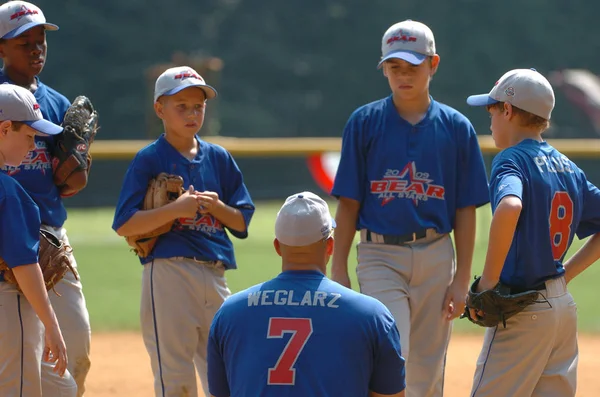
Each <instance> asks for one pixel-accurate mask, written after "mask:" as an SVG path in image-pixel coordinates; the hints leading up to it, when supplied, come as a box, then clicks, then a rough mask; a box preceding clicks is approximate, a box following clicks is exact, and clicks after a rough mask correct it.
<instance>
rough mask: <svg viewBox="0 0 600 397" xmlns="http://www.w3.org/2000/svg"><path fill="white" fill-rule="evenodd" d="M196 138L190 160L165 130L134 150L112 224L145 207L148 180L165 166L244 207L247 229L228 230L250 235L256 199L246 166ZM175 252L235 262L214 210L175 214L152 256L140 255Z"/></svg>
mask: <svg viewBox="0 0 600 397" xmlns="http://www.w3.org/2000/svg"><path fill="white" fill-rule="evenodd" d="M198 144H199V149H198V154H197V155H196V157H195V158H194V159H193V160H191V161H190V160H188V159H187V158H185V157H184V156H183V155H182V154H181V153H179V151H177V149H175V148H174V147H173V146H171V144H170V143H169V142H168V141H167V140H166V138H165V136H164V134H163V135H161V136H160V138H159V139H157V140H156V141H154V142H153V143H151V144H150V145H148V146H146V147H145V148H143V149H142V150H141V151H140V152H139V153H138V154H137V155H136V156H135V158H134V159H133V161H132V162H131V164H130V165H129V168H128V170H127V173H126V174H125V179H124V181H123V188H122V190H121V195H120V197H119V202H118V204H117V208H116V212H115V217H114V222H113V229H114V230H117V229H119V228H120V227H121V226H123V225H124V224H125V222H127V221H128V220H129V219H130V218H131V217H132V216H133V214H135V213H136V212H137V211H139V210H140V209H142V205H143V202H144V197H145V195H146V191H147V190H148V182H149V181H150V180H151V179H152V178H154V177H156V176H157V175H158V174H160V173H161V172H166V173H168V174H177V175H180V176H181V177H183V182H184V184H183V185H184V188H185V189H186V190H187V188H188V187H189V186H190V185H193V186H194V190H196V191H197V192H202V191H211V192H215V193H217V194H218V195H219V199H220V200H221V201H222V202H224V203H225V204H227V205H229V206H230V207H233V208H237V209H238V210H240V212H241V213H242V215H243V217H244V222H245V223H246V231H244V232H243V233H240V232H237V231H235V230H231V229H229V232H230V233H231V234H233V235H234V236H235V237H238V238H246V237H247V236H248V229H247V228H248V225H249V224H250V220H251V219H252V215H253V214H254V204H253V203H252V200H251V199H250V194H249V193H248V189H247V188H246V185H245V184H244V181H243V178H242V172H241V171H240V169H239V168H238V166H237V164H236V163H235V161H234V159H233V157H231V155H230V154H229V152H227V151H226V150H225V149H224V148H222V147H221V146H218V145H214V144H211V143H208V142H205V141H203V140H200V139H198ZM175 256H185V257H195V258H196V259H199V260H207V261H213V260H214V261H216V260H220V261H223V263H224V264H225V266H226V267H227V268H228V269H234V268H236V263H235V257H234V253H233V245H232V243H231V240H230V239H229V236H228V235H227V233H226V232H225V227H224V225H223V224H222V223H221V222H219V220H218V219H216V218H215V217H214V216H212V215H211V214H201V213H199V212H198V213H197V214H196V217H195V218H193V219H192V218H180V219H177V220H176V221H175V225H174V226H173V228H172V230H171V231H170V232H169V233H166V234H163V235H161V236H160V237H159V238H158V241H157V243H156V245H155V246H154V250H153V251H152V253H151V254H150V256H148V257H146V258H141V261H142V263H147V262H150V261H152V260H153V259H154V258H172V257H175Z"/></svg>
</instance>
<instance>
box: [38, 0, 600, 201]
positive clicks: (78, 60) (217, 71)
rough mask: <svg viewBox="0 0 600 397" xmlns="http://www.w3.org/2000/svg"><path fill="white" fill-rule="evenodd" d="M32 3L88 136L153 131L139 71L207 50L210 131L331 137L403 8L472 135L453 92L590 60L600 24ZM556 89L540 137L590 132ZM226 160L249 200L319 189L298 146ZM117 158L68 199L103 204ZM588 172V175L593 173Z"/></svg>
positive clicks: (520, 13) (545, 16)
mask: <svg viewBox="0 0 600 397" xmlns="http://www.w3.org/2000/svg"><path fill="white" fill-rule="evenodd" d="M35 3H36V4H37V5H38V6H40V8H42V10H43V11H44V13H45V15H46V18H47V19H48V21H49V22H52V23H56V24H58V25H59V26H60V30H59V31H57V32H50V33H49V34H48V47H49V51H48V54H49V55H48V61H47V63H46V68H45V69H44V71H43V72H42V75H41V79H42V80H43V81H44V82H45V83H47V84H48V85H50V86H52V87H54V88H55V89H57V90H59V91H60V92H62V93H63V94H65V95H67V97H68V98H69V99H73V98H75V96H77V95H79V94H86V95H88V96H89V97H90V98H91V99H92V101H93V102H94V104H95V106H96V107H97V108H98V110H99V112H100V116H101V126H102V129H101V130H100V132H99V134H98V139H150V138H155V137H156V136H157V135H156V134H157V133H158V129H156V128H153V127H152V123H153V122H154V123H156V119H153V118H152V112H153V110H152V98H151V91H152V89H153V84H154V76H153V75H152V73H151V70H152V69H153V68H156V67H160V66H161V65H165V64H168V63H169V62H173V61H175V62H178V61H182V60H190V62H192V61H193V60H194V59H196V60H197V59H209V58H210V59H212V58H217V59H218V60H220V63H219V64H218V65H217V66H216V67H214V68H213V69H211V70H210V71H208V72H207V73H209V75H205V76H204V77H206V79H207V82H208V83H209V84H214V85H215V87H216V88H217V90H218V91H219V98H218V99H217V101H215V103H210V104H209V106H211V107H212V106H215V107H216V108H217V109H218V112H217V111H215V112H213V113H212V114H211V118H212V120H210V124H209V125H208V126H207V131H208V132H210V133H211V134H216V133H218V134H220V135H223V136H239V137H270V136H307V137H310V136H340V135H341V131H342V128H343V126H344V123H345V121H346V119H347V118H348V116H349V115H350V113H351V112H352V111H353V110H354V109H355V108H356V107H358V106H360V105H362V104H364V103H367V102H371V101H373V100H377V99H379V98H381V97H384V96H387V95H389V88H388V87H387V82H386V80H385V79H384V78H383V76H382V74H381V72H380V71H378V70H377V69H376V65H377V61H378V59H379V57H380V48H381V36H382V35H383V33H384V32H385V30H386V29H387V28H388V27H389V26H390V25H392V24H393V23H395V22H398V21H401V20H404V19H409V18H410V19H414V20H419V21H422V22H424V23H426V24H427V25H429V26H430V27H431V28H432V30H433V32H434V34H435V36H436V45H437V51H438V53H439V54H440V56H441V64H440V69H439V71H438V73H437V74H436V76H435V78H434V80H433V82H432V90H431V92H432V95H433V96H434V97H435V98H436V99H437V100H439V101H441V102H445V103H447V104H449V105H451V106H453V107H455V108H457V109H458V110H459V111H461V112H463V113H464V114H466V115H467V116H468V117H469V118H470V119H471V121H472V122H473V124H474V125H475V128H476V130H477V131H478V133H479V134H488V133H489V120H488V118H487V115H486V113H485V112H483V111H479V110H480V109H469V108H468V107H467V106H466V104H465V98H466V97H467V96H468V95H470V94H472V93H481V92H487V91H488V90H489V89H490V88H491V87H492V85H493V84H494V82H495V81H496V80H497V79H498V77H500V76H501V75H502V74H503V73H504V72H505V71H507V70H509V69H513V68H519V67H523V68H529V67H533V68H536V69H537V70H538V71H540V72H541V73H543V74H544V75H546V76H550V75H551V74H552V73H553V72H557V71H561V70H564V69H585V70H589V71H591V72H592V73H594V74H595V73H600V51H599V50H600V48H599V47H600V43H599V42H597V41H596V40H595V39H594V37H600V24H599V23H598V22H597V11H600V3H596V2H590V1H583V0H571V1H568V2H567V1H550V0H518V1H517V0H505V1H498V2H482V1H476V0H453V1H447V0H405V1H402V2H397V1H385V0H370V1H359V0H346V1H341V0H338V1H334V0H318V1H317V0H303V1H294V0H288V1H279V0H262V1H258V2H257V1H244V0H179V1H177V2H165V1H158V0H126V1H122V0H121V1H117V0H103V1H83V0H62V1H55V0H54V1H51V0H38V1H35ZM163 70H164V69H163ZM201 74H202V72H201ZM148 76H152V77H148ZM555 90H556V95H557V105H556V110H555V112H554V113H553V128H552V130H551V131H549V136H550V137H561V138H574V137H581V138H583V137H587V138H591V137H600V136H599V135H598V133H597V132H596V130H595V129H594V127H593V124H592V122H591V121H590V118H589V117H588V116H587V115H586V114H585V113H584V111H583V110H582V109H581V107H579V106H576V105H574V104H573V102H572V101H569V100H567V98H566V96H565V95H564V93H563V91H562V90H559V89H557V87H555ZM152 120H154V121H152ZM154 126H156V124H154ZM575 160H577V159H575ZM237 161H238V163H239V165H240V167H241V168H242V170H243V172H244V174H245V177H246V181H247V183H248V186H249V188H250V190H251V193H252V194H253V197H255V198H256V199H261V198H280V197H285V196H286V195H288V194H289V193H291V192H293V191H297V190H299V189H314V190H317V189H318V188H316V186H315V184H314V182H313V181H312V179H311V177H310V175H309V173H308V171H307V170H306V167H305V166H304V160H303V159H246V158H240V159H237ZM127 163H128V162H121V161H111V162H108V161H95V163H94V165H93V167H92V178H91V181H90V185H89V186H88V188H86V190H85V191H83V192H82V193H81V194H80V195H78V196H76V197H75V198H73V199H70V200H69V202H68V204H69V205H76V206H80V205H114V204H115V202H116V197H117V194H118V191H119V190H120V187H121V178H122V177H121V176H122V175H123V173H124V170H125V168H126V166H127ZM580 164H581V166H582V167H583V168H584V169H586V171H588V170H589V172H588V174H594V172H591V168H594V169H595V168H597V167H594V166H595V165H597V163H596V162H591V161H586V162H580ZM109 175H110V176H112V177H109ZM116 175H118V176H119V177H115V176H116ZM598 176H600V175H598ZM598 176H596V175H592V179H595V182H596V183H598V182H600V178H598Z"/></svg>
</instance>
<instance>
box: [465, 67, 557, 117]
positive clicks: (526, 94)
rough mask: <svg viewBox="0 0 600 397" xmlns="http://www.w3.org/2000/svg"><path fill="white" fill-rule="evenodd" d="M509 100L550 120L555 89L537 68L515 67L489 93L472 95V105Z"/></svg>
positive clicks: (520, 107)
mask: <svg viewBox="0 0 600 397" xmlns="http://www.w3.org/2000/svg"><path fill="white" fill-rule="evenodd" d="M498 102H508V103H510V104H511V105H513V106H516V107H518V108H519V109H522V110H525V111H527V112H529V113H532V114H535V115H536V116H540V117H542V118H544V119H546V120H550V116H551V114H552V109H554V90H553V89H552V86H551V85H550V82H549V81H548V80H547V79H546V78H545V77H544V76H542V75H541V74H540V73H539V72H538V71H537V70H535V69H513V70H511V71H509V72H506V73H505V74H504V75H503V76H502V77H500V80H498V81H497V82H496V84H495V85H494V87H493V88H492V90H491V91H490V92H489V94H481V95H471V96H470V97H468V98H467V103H468V104H469V105H471V106H487V105H492V104H494V103H498Z"/></svg>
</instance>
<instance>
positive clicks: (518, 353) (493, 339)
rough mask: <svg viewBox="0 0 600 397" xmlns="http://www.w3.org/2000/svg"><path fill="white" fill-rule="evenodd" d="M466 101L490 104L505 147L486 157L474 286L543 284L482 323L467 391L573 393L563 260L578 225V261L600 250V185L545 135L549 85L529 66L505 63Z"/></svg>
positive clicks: (572, 326)
mask: <svg viewBox="0 0 600 397" xmlns="http://www.w3.org/2000/svg"><path fill="white" fill-rule="evenodd" d="M467 103H469V104H470V105H473V106H487V109H488V111H489V113H490V118H491V127H490V128H491V130H492V136H493V138H494V141H495V143H496V146H497V147H498V148H500V149H503V150H502V152H500V153H499V154H498V155H497V156H496V157H495V158H494V161H493V163H492V173H491V181H490V196H491V203H492V210H493V211H494V216H493V218H492V223H491V227H490V237H489V246H488V250H487V255H486V259H485V267H484V270H483V274H482V276H481V280H480V281H479V285H478V288H477V291H483V290H487V289H492V288H494V287H495V286H496V285H497V284H498V283H499V282H500V283H502V284H503V285H504V286H506V287H507V288H510V293H511V294H517V293H520V292H524V291H530V290H537V291H539V292H540V295H539V301H538V302H537V303H534V304H531V305H529V306H527V307H526V308H525V309H524V310H523V311H522V312H520V313H519V314H516V315H515V316H513V317H511V318H510V319H508V320H507V321H506V328H505V327H504V326H503V325H502V324H500V325H499V326H497V327H494V328H487V330H486V334H485V339H484V342H483V348H482V350H481V354H480V356H479V359H478V360H477V369H476V372H475V378H474V381H473V389H472V392H471V396H473V397H474V396H477V397H484V396H487V397H490V396H494V397H500V396H502V397H509V396H510V397H513V396H523V397H526V396H544V397H552V396H556V397H558V396H560V397H569V396H575V377H576V368H577V356H578V353H577V309H576V306H575V302H574V301H573V297H572V296H571V294H570V293H569V292H568V291H567V286H566V284H567V283H566V280H565V277H564V276H565V269H564V267H563V265H562V262H563V260H564V257H565V254H566V252H567V250H568V248H569V246H570V245H571V242H572V241H573V237H574V235H575V234H577V236H578V237H579V238H585V237H587V236H590V235H594V237H592V239H590V242H589V243H587V244H586V245H585V246H584V247H583V248H582V249H581V250H580V251H579V252H578V253H577V254H576V255H575V256H574V258H573V262H572V265H573V266H574V268H577V267H582V266H586V265H589V263H592V262H594V261H595V260H597V259H598V258H600V242H599V241H600V240H599V237H598V235H597V233H598V232H600V191H599V190H598V189H597V188H596V187H595V186H594V185H592V184H591V183H590V182H588V181H587V180H586V177H585V174H584V173H583V171H581V170H580V169H579V168H578V167H577V166H576V165H575V164H574V163H573V162H572V161H570V160H569V159H568V158H567V157H566V156H564V155H563V154H561V153H560V152H558V151H557V150H556V149H555V148H553V147H552V146H550V145H549V144H548V143H547V142H545V141H544V140H543V138H542V133H543V132H544V130H546V129H547V128H548V125H549V120H550V116H551V113H552V109H553V108H554V92H553V90H552V87H551V85H550V83H549V82H548V80H546V78H544V76H542V75H541V74H540V73H538V72H537V71H535V70H534V69H515V70H511V71H509V72H507V73H506V74H504V75H503V76H502V77H501V78H500V79H499V80H498V82H497V83H496V84H495V85H494V87H493V88H492V90H491V91H490V92H489V94H482V95H474V96H471V97H469V98H468V99H467ZM568 267H570V266H568ZM471 310H472V309H471ZM471 316H481V317H483V316H485V313H484V312H481V311H479V312H478V313H475V312H474V311H471Z"/></svg>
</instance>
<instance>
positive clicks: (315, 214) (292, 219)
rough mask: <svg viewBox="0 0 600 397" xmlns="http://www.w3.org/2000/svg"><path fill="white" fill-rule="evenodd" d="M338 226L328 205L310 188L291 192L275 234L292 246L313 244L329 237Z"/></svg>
mask: <svg viewBox="0 0 600 397" xmlns="http://www.w3.org/2000/svg"><path fill="white" fill-rule="evenodd" d="M333 228H335V221H334V220H333V218H332V217H331V214H330V213H329V206H328V205H327V203H326V202H325V200H323V199H322V198H321V197H319V196H317V195H316V194H314V193H311V192H302V193H297V194H294V195H291V196H290V197H288V198H287V199H286V200H285V203H284V204H283V206H282V207H281V209H280V210H279V212H278V213H277V219H276V220H275V238H276V239H277V240H279V242H280V243H282V244H285V245H289V246H291V247H303V246H306V245H311V244H313V243H316V242H317V241H319V240H323V239H325V238H328V237H329V236H330V235H331V232H332V231H333Z"/></svg>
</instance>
